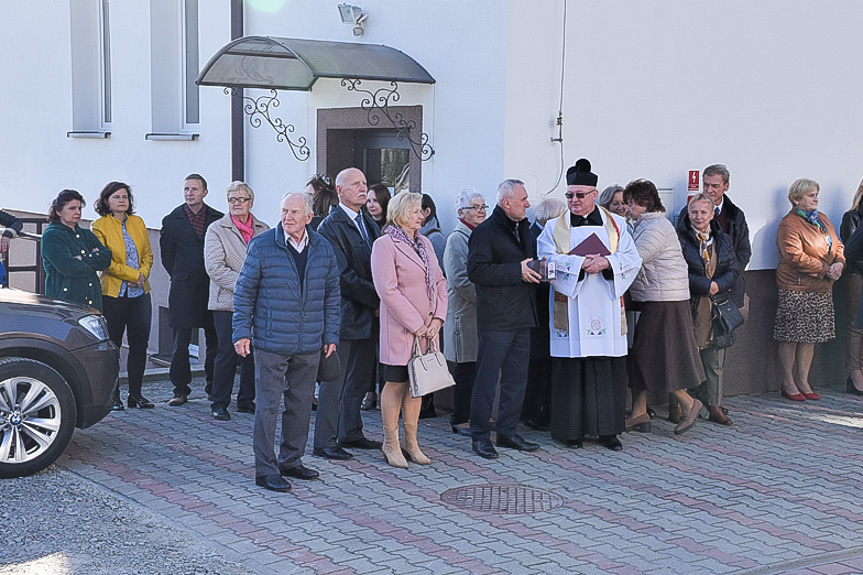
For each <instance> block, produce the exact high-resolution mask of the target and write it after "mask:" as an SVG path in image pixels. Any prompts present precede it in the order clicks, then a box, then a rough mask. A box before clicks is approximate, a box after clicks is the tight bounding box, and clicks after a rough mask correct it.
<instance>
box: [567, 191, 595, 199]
mask: <svg viewBox="0 0 863 575" xmlns="http://www.w3.org/2000/svg"><path fill="white" fill-rule="evenodd" d="M595 191H596V190H590V191H589V192H575V193H572V192H566V193H565V194H563V195H564V197H565V198H566V199H567V200H571V199H572V198H578V199H579V200H583V199H584V198H586V197H587V196H589V195H590V194H592V193H593V192H595Z"/></svg>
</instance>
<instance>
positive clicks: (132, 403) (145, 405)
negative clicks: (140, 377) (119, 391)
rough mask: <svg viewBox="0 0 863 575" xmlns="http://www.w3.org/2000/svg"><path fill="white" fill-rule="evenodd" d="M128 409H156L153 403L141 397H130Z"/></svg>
mask: <svg viewBox="0 0 863 575" xmlns="http://www.w3.org/2000/svg"><path fill="white" fill-rule="evenodd" d="M129 407H140V408H141V409H153V408H154V407H156V406H155V405H153V402H152V401H150V400H149V399H147V398H146V397H144V396H143V395H130V396H129Z"/></svg>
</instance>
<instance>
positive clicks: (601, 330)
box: [537, 160, 641, 451]
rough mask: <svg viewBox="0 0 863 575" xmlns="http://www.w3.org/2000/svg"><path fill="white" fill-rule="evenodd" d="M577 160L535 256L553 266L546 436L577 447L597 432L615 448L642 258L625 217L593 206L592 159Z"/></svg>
mask: <svg viewBox="0 0 863 575" xmlns="http://www.w3.org/2000/svg"><path fill="white" fill-rule="evenodd" d="M576 165H577V166H578V169H576V170H575V171H573V172H571V173H570V174H569V175H568V176H567V188H566V194H565V196H566V201H567V207H568V208H569V211H568V213H565V214H564V215H562V216H561V217H559V218H557V219H553V220H549V222H548V224H546V226H545V229H544V230H543V232H542V234H540V236H539V240H537V251H538V255H539V257H541V258H543V257H544V258H548V260H549V262H550V263H553V264H554V265H555V269H556V272H557V274H556V277H555V279H554V281H553V282H552V283H551V289H552V294H553V297H552V298H550V299H551V300H552V301H551V302H550V304H549V316H550V318H549V331H550V348H551V356H552V370H551V404H552V405H553V406H554V407H553V409H552V411H551V427H550V429H551V436H552V437H553V438H554V439H556V440H558V441H562V442H564V443H566V444H567V445H569V446H571V447H576V448H580V447H582V442H583V440H584V437H585V436H592V437H597V438H598V439H599V442H600V444H601V445H603V446H604V447H606V448H608V449H611V450H613V451H619V450H621V449H622V448H623V446H622V444H621V443H620V440H619V439H618V438H617V436H618V435H619V434H620V433H622V432H623V431H624V417H625V409H626V381H627V378H626V353H627V345H626V319H625V315H624V309H623V299H622V298H623V294H624V292H625V291H626V290H627V289H629V286H630V284H631V283H632V281H633V280H634V279H635V276H636V275H637V274H638V270H639V268H640V267H641V258H640V257H639V255H638V251H637V250H636V248H635V242H633V240H632V236H631V235H630V233H629V231H628V229H627V227H626V221H625V220H624V219H623V218H622V217H620V216H618V215H616V214H612V213H611V212H609V211H608V210H606V209H604V208H602V207H600V206H597V205H596V200H597V196H598V194H599V192H598V191H597V189H596V184H597V180H598V178H597V176H596V175H595V174H593V173H592V172H591V171H590V162H588V161H587V160H579V163H578V164H576Z"/></svg>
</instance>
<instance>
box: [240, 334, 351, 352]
mask: <svg viewBox="0 0 863 575" xmlns="http://www.w3.org/2000/svg"><path fill="white" fill-rule="evenodd" d="M330 345H332V344H330ZM335 347H336V346H335V345H333V349H335ZM234 351H236V352H237V355H239V356H240V357H246V356H248V355H249V354H250V353H251V352H252V340H251V339H249V338H247V337H243V338H240V339H238V340H237V341H235V342H234Z"/></svg>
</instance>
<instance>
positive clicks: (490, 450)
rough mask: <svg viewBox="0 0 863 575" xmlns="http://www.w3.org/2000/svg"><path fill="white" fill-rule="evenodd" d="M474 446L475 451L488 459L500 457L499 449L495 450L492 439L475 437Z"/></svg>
mask: <svg viewBox="0 0 863 575" xmlns="http://www.w3.org/2000/svg"><path fill="white" fill-rule="evenodd" d="M472 447H473V452H474V453H476V454H477V455H479V456H480V457H484V458H486V459H497V458H498V454H497V451H496V450H495V448H494V445H492V444H491V440H490V439H474V440H473V445H472Z"/></svg>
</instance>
